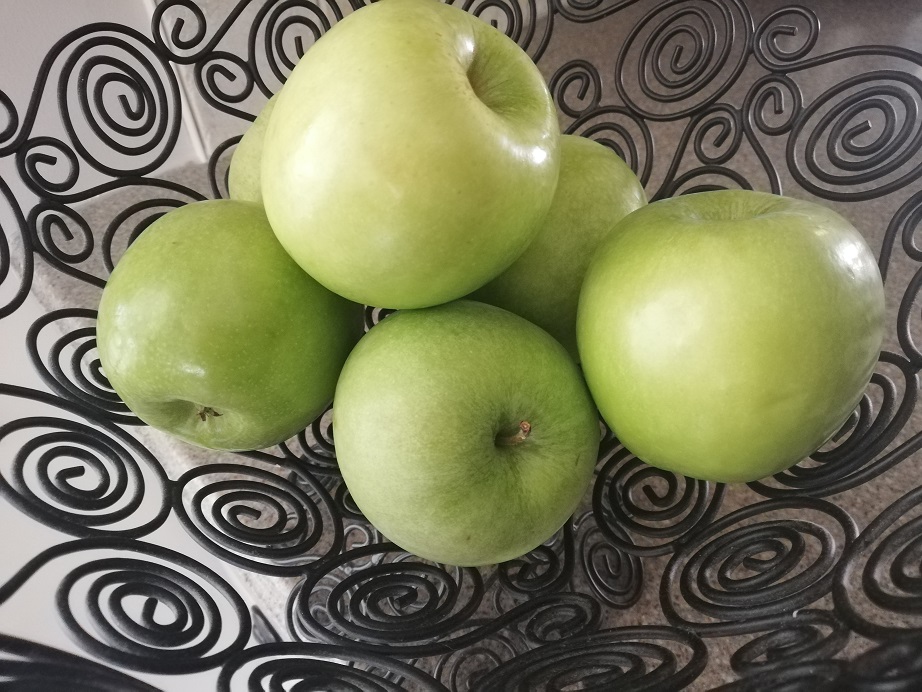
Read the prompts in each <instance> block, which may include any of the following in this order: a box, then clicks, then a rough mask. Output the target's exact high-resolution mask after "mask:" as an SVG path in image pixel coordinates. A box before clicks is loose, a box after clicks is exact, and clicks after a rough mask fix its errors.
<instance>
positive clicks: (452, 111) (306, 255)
mask: <svg viewBox="0 0 922 692" xmlns="http://www.w3.org/2000/svg"><path fill="white" fill-rule="evenodd" d="M558 128H559V126H558V122H557V115H556V111H555V108H554V104H553V102H552V101H551V97H550V94H549V93H548V90H547V87H546V85H545V84H544V81H543V79H542V77H541V74H540V73H539V72H538V70H537V68H536V67H535V65H534V64H533V63H532V62H531V60H530V59H529V57H528V56H527V55H526V54H525V53H524V52H523V51H522V50H521V49H520V48H519V47H518V46H517V45H516V44H515V43H514V42H513V41H512V40H511V39H509V38H507V37H506V36H505V35H504V34H502V33H501V32H500V31H498V30H496V29H495V28H493V27H492V26H490V25H489V24H487V23H485V22H483V21H482V20H480V19H477V18H476V17H473V16H472V15H469V14H467V13H465V12H464V11H462V10H460V9H457V8H455V7H451V6H449V5H443V4H441V3H440V2H436V1H435V0H383V1H382V2H378V3H375V4H373V5H369V6H367V7H364V8H362V9H360V10H358V11H356V12H354V13H353V14H351V15H349V16H348V17H347V18H346V19H344V20H343V21H341V22H339V23H338V24H336V26H334V27H333V29H332V30H330V31H329V32H327V33H326V34H325V35H324V36H323V37H321V38H320V40H319V41H317V42H316V43H315V44H314V45H313V47H312V48H311V50H310V51H309V52H308V53H307V54H306V55H305V56H304V57H303V58H302V59H301V61H300V62H299V63H298V64H297V66H296V67H295V69H294V70H293V71H292V73H291V76H290V77H289V79H288V81H287V83H286V84H285V88H284V89H283V90H282V92H281V94H280V96H279V99H278V103H277V104H276V106H275V110H274V111H273V114H272V119H271V120H270V122H269V127H268V130H267V131H266V140H265V148H264V152H263V167H262V191H263V201H264V204H265V206H266V213H267V214H268V216H269V221H270V222H271V224H272V228H273V229H274V230H275V232H276V235H277V236H278V238H279V240H280V241H281V243H282V245H284V246H285V249H286V250H288V252H289V253H290V254H291V256H292V257H294V259H295V260H296V261H297V262H298V264H300V265H301V266H302V267H303V268H304V269H305V271H307V272H308V273H309V274H310V275H311V276H313V277H314V278H315V279H317V280H318V281H319V282H320V283H322V284H323V285H324V286H326V287H327V288H329V289H330V290H332V291H335V292H336V293H339V294H340V295H343V296H345V297H347V298H349V299H351V300H354V301H357V302H360V303H366V304H370V305H375V306H378V307H387V308H417V307H425V306H429V305H435V304H439V303H444V302H447V301H450V300H453V299H455V298H460V297H462V296H464V295H467V294H468V293H470V292H471V291H473V290H474V289H476V288H478V287H480V286H482V285H483V284H485V283H486V282H487V281H489V280H490V279H492V278H493V277H495V276H496V275H498V274H499V273H500V272H501V271H503V270H504V269H505V268H506V267H508V266H509V265H510V264H512V262H513V261H514V260H515V259H516V258H517V257H518V256H519V255H520V254H521V253H522V252H523V251H524V250H525V248H526V246H527V245H528V243H529V242H530V241H531V239H532V238H533V237H534V235H535V233H536V232H537V230H538V224H539V223H540V221H541V220H542V219H543V218H544V216H545V214H546V213H547V210H548V208H549V207H550V205H551V200H552V198H553V195H554V188H555V187H556V184H557V175H558V172H559V166H560V164H559V153H558V147H559V140H560V135H559V129H558Z"/></svg>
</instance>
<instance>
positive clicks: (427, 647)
mask: <svg viewBox="0 0 922 692" xmlns="http://www.w3.org/2000/svg"><path fill="white" fill-rule="evenodd" d="M361 4H363V3H362V2H360V1H359V0H354V2H351V3H350V2H348V1H347V0H330V1H323V0H318V1H317V2H314V1H312V0H253V1H252V2H250V1H249V0H239V1H238V2H236V3H233V2H231V1H230V0H228V1H227V2H217V1H208V0H201V1H199V2H196V1H194V0H164V1H162V2H159V3H158V4H156V6H155V9H154V10H153V13H152V17H151V19H150V23H149V25H148V26H147V27H142V28H141V29H138V28H135V27H130V26H123V25H120V24H118V23H114V22H110V21H108V20H107V18H106V17H92V18H90V19H88V20H87V23H86V24H85V26H84V27H82V28H80V29H77V30H75V31H72V32H70V33H68V34H66V35H63V36H62V37H60V40H57V42H56V43H54V45H53V47H52V48H51V50H50V51H49V52H48V54H47V56H46V57H45V58H44V60H43V61H42V62H41V65H40V66H36V70H35V73H34V75H30V79H32V80H33V83H34V89H33V91H32V93H31V95H30V96H28V97H27V98H23V99H19V100H17V99H16V98H14V97H12V96H10V95H9V94H8V93H6V92H5V91H2V90H0V174H2V177H0V224H2V226H0V231H2V232H0V317H2V318H3V319H4V320H6V321H5V323H4V324H11V323H12V322H11V320H12V319H14V318H15V315H16V314H17V313H19V314H22V312H21V309H22V306H23V305H24V304H25V302H26V301H27V297H29V296H30V294H31V297H33V298H37V299H38V300H39V301H40V303H41V304H42V305H43V307H44V311H45V314H43V315H41V316H40V317H39V318H37V319H35V320H30V321H29V324H28V325H27V326H26V327H25V328H23V329H21V332H22V333H21V335H20V341H21V343H22V344H23V346H22V347H23V349H25V350H26V351H27V352H28V355H29V357H30V359H31V362H32V364H33V367H34V370H35V373H36V374H37V375H38V376H39V377H40V381H41V383H42V386H41V387H36V388H30V387H23V386H19V385H12V384H0V399H5V400H7V404H10V402H11V401H13V400H15V404H14V405H13V406H12V410H15V411H17V412H19V411H21V415H20V414H19V413H17V415H15V416H13V417H12V418H9V419H4V420H0V458H2V460H3V462H2V465H0V477H2V482H0V493H2V495H3V496H4V498H5V500H6V502H7V503H8V505H9V506H10V507H12V508H14V509H15V510H16V512H17V521H19V522H22V524H21V525H25V524H26V523H29V524H30V525H31V524H36V525H38V526H39V527H41V528H42V529H43V530H45V529H47V532H46V535H47V536H48V540H47V544H46V545H45V544H43V545H37V546H35V548H34V550H32V551H31V552H28V551H27V553H23V554H27V558H24V559H22V560H21V561H19V562H16V563H15V564H11V565H7V572H5V573H4V574H7V581H5V582H4V583H2V584H0V614H2V613H3V612H4V611H3V610H2V607H3V605H4V604H9V603H11V602H13V601H15V600H16V599H25V598H29V599H31V600H30V603H34V604H35V606H34V607H35V608H36V609H38V610H37V612H41V613H44V614H45V615H42V617H47V618H48V619H47V621H48V622H54V627H53V628H51V629H50V630H49V631H48V632H47V636H43V637H42V638H41V639H40V640H35V639H34V638H33V639H28V638H26V637H24V636H22V635H21V631H20V628H19V623H17V622H12V621H9V620H3V619H2V617H0V622H2V625H0V629H2V632H3V634H0V679H9V680H16V681H19V682H20V683H21V684H23V685H28V684H31V685H32V687H30V689H32V688H41V689H56V688H57V687H63V686H64V685H67V686H68V687H69V688H70V689H78V690H84V689H86V690H89V689H93V690H99V689H107V690H108V689H113V690H116V689H117V690H147V689H151V687H150V686H153V687H154V688H158V689H190V688H194V689H213V688H215V687H216V688H217V689H221V690H225V689H227V690H230V689H265V690H270V689H283V688H284V689H288V687H287V686H286V685H293V684H295V683H296V682H300V683H301V684H303V685H304V686H305V688H307V687H310V688H311V689H363V690H364V689H400V688H405V689H421V690H439V689H451V690H570V689H618V690H654V689H656V690H667V689H668V690H677V689H695V690H700V689H711V688H713V687H717V686H721V685H726V687H724V688H723V689H728V690H731V689H732V690H762V689H786V690H799V689H810V690H820V689H836V690H839V689H855V690H858V689H860V690H882V689H887V690H917V689H922V663H920V661H922V569H920V561H922V560H920V558H922V547H920V546H922V543H920V536H922V526H920V523H922V486H920V483H919V477H920V473H919V463H920V457H919V455H918V453H917V451H918V450H919V448H920V447H922V425H920V421H922V417H920V414H919V411H918V410H917V398H918V373H919V369H920V366H922V350H920V348H919V347H918V346H917V343H916V342H917V338H918V335H919V329H920V325H919V321H918V317H919V310H918V305H917V302H918V296H919V290H920V286H922V249H920V246H919V243H918V240H917V238H916V237H915V234H916V232H917V230H918V228H919V223H920V219H922V192H919V179H920V174H922V153H920V150H922V117H920V113H919V110H920V107H922V81H920V77H919V75H920V71H922V53H919V52H917V51H914V50H913V49H912V48H913V47H916V48H917V47H918V42H917V40H916V36H917V35H918V27H916V30H915V31H913V22H914V21H916V23H917V15H918V11H917V10H916V11H915V12H914V11H913V10H914V9H916V8H915V7H914V4H913V3H912V2H911V1H910V0H905V1H903V2H895V3H888V4H887V6H886V8H884V7H877V6H873V4H872V3H838V4H837V3H835V2H833V1H831V0H830V1H826V2H806V3H804V4H798V5H793V4H781V3H779V2H772V1H765V2H762V1H761V0H760V1H756V0H750V1H749V2H748V3H745V2H743V1H742V0H669V1H666V2H659V1H657V0H589V1H588V2H584V1H582V0H579V1H577V0H554V1H553V2H552V1H551V0H527V1H525V0H522V2H516V1H515V0H465V2H464V3H463V4H462V3H456V4H458V5H459V6H462V7H463V9H465V10H467V11H469V12H471V13H473V14H475V15H478V16H479V17H481V18H482V19H483V20H485V21H489V22H492V23H493V24H494V25H495V26H497V27H498V28H499V29H500V30H502V31H504V32H505V33H506V34H508V35H509V36H510V37H512V38H513V39H514V40H515V41H517V42H518V43H519V45H520V46H522V48H523V49H525V50H526V51H527V52H528V53H529V55H531V56H532V58H533V59H534V60H535V61H536V62H537V64H538V66H539V67H540V68H541V70H542V72H543V73H544V75H545V77H546V78H547V80H548V84H549V86H550V90H551V92H552V95H553V97H554V99H555V102H556V103H557V105H558V109H559V113H560V119H561V127H562V129H563V130H564V131H565V132H567V133H575V134H579V135H583V136H586V137H591V138H593V139H596V140H598V141H601V142H603V143H605V144H606V145H608V146H610V147H611V148H613V149H614V150H615V151H616V152H617V153H618V154H619V155H621V156H622V157H623V158H624V159H625V160H626V161H627V162H628V163H629V164H630V166H631V167H632V168H633V170H634V171H635V172H636V173H637V174H638V176H639V177H640V179H641V180H642V182H643V183H644V185H645V186H646V189H647V193H648V196H649V197H650V198H651V199H659V198H663V197H669V196H674V195H678V194H685V193H691V192H696V191H701V190H710V189H718V188H724V187H729V188H739V187H742V188H752V189H757V190H766V191H772V192H776V193H783V194H787V195H792V196H796V197H802V198H806V199H814V200H817V201H820V202H821V203H823V204H826V205H828V206H830V207H832V208H834V209H835V210H837V211H838V212H840V213H841V214H843V215H844V216H846V217H847V218H849V219H850V220H851V221H852V222H853V223H854V224H855V225H856V227H858V228H859V230H861V231H862V232H863V233H864V234H865V236H866V238H867V240H868V242H869V243H870V245H871V247H872V248H873V249H874V251H875V252H877V253H878V256H879V262H880V269H881V272H882V273H883V275H884V277H885V285H886V293H887V309H888V333H887V338H886V343H885V348H884V352H883V353H882V355H881V357H880V362H879V364H878V367H877V370H876V372H875V374H874V376H873V379H872V381H871V384H870V385H869V387H868V390H867V392H866V394H865V396H864V398H863V399H862V401H861V403H860V405H859V406H858V408H857V409H856V411H855V413H854V415H853V416H852V418H851V419H850V420H849V422H848V424H847V425H846V426H845V428H843V430H842V431H841V433H840V434H839V435H838V436H837V437H836V438H835V439H834V440H833V442H831V443H830V444H829V445H827V446H826V447H825V448H823V449H822V450H821V451H820V452H818V453H816V454H815V455H814V456H813V457H812V458H810V459H806V460H804V461H803V462H801V463H800V464H798V465H797V466H795V467H793V468H792V469H790V470H788V471H785V472H784V473H781V474H778V475H777V476H775V477H773V478H770V479H765V480H763V481H760V482H756V483H750V484H748V485H735V486H724V485H720V484H714V483H708V482H702V481H696V480H692V479H687V478H684V477H681V476H676V475H673V474H670V473H667V472H663V471H659V470H656V469H653V468H650V467H648V466H646V465H644V464H643V463H641V462H639V461H638V460H636V459H635V458H633V457H632V456H631V455H630V453H629V452H628V451H627V450H625V449H624V448H622V447H621V446H620V445H619V444H618V441H617V440H616V439H614V438H613V437H612V436H611V435H610V434H607V435H606V436H605V438H604V440H603V444H602V450H601V453H600V457H599V462H598V467H597V473H596V478H595V481H594V484H593V486H592V489H591V491H590V492H589V493H588V494H587V497H586V499H585V503H584V505H583V507H582V508H581V509H580V511H579V512H578V513H577V514H576V515H574V517H573V518H572V520H571V521H570V522H569V523H568V524H567V525H566V526H565V527H564V528H563V529H562V530H561V531H560V532H559V533H558V534H557V535H556V536H554V537H553V538H552V539H551V540H550V541H548V542H547V544H546V545H544V546H542V547H540V548H538V549H537V550H535V551H533V552H532V553H530V554H529V555H526V556H524V557H523V558H521V559H518V560H513V561H511V562H509V563H505V564H502V565H498V566H495V567H489V568H477V569H473V568H453V567H446V566H444V565H438V564H433V563H430V562H426V561H422V560H419V559H418V558H415V557H414V556H412V555H408V554H407V553H404V552H402V551H401V550H399V549H398V548H397V547H396V546H394V545H393V544H391V543H388V542H387V541H386V540H385V539H384V538H383V537H382V536H380V535H379V534H378V533H377V532H376V531H375V530H374V529H373V527H371V526H370V525H369V524H368V523H367V522H366V521H365V520H364V519H363V517H362V516H361V514H360V513H359V512H358V510H357V508H356V507H355V506H354V505H353V504H352V503H351V501H350V498H349V495H348V493H347V491H346V488H345V487H344V485H343V483H342V479H341V477H340V475H339V473H338V471H337V466H336V462H335V448H334V443H333V436H332V430H331V429H330V426H329V420H330V416H329V412H327V413H326V414H324V416H322V417H321V418H320V419H318V420H317V421H315V422H314V423H313V425H311V426H310V428H308V429H307V430H305V431H304V433H302V434H301V435H299V436H297V438H295V439H292V440H290V441H288V442H287V443H285V444H283V445H279V446H278V448H276V449H270V450H264V451H260V452H254V453H247V454H218V453H207V452H204V451H201V450H194V449H191V448H189V447H187V446H184V445H181V444H180V443H176V442H174V441H172V440H169V439H166V438H165V437H164V436H162V435H159V434H157V433H155V432H152V431H150V430H148V429H146V428H145V427H144V426H143V425H141V423H140V421H138V420H137V419H136V418H135V417H134V416H133V415H132V414H131V412H130V411H129V410H128V409H127V408H126V407H125V406H124V404H122V403H121V402H120V401H119V400H118V397H117V396H116V395H115V394H114V392H113V391H112V390H111V388H110V387H109V386H108V383H107V382H106V380H105V376H104V374H103V373H102V371H101V368H100V366H99V362H98V360H97V358H96V355H95V341H94V339H95V329H94V318H95V308H96V305H97V304H98V300H99V295H100V290H101V288H102V286H104V284H105V280H106V277H107V276H108V273H109V272H110V271H111V269H112V267H113V266H114V264H115V263H116V262H117V261H118V258H119V257H120V256H121V253H122V252H124V249H125V248H126V247H127V245H128V244H129V243H130V242H131V241H132V240H133V239H134V238H135V237H136V236H137V234H138V233H139V232H140V231H142V230H143V229H144V228H145V227H146V226H147V225H149V224H150V223H151V222H152V221H153V220H154V219H155V218H157V217H158V216H159V215H161V214H163V213H164V212H165V211H167V210H169V209H170V208H173V207H176V206H179V205H181V204H184V203H187V202H189V201H193V200H200V199H205V198H209V197H222V196H226V195H227V182H226V175H227V166H228V163H229V160H230V156H231V155H232V153H233V150H234V147H235V145H236V143H237V142H238V141H239V139H240V135H241V133H242V132H243V131H244V130H245V128H246V126H247V124H248V122H249V121H251V120H253V118H254V117H255V115H256V114H257V113H258V112H259V110H260V108H261V107H262V105H263V104H264V103H265V101H266V100H267V99H268V97H269V96H270V95H271V94H272V93H274V92H275V91H276V90H277V89H278V88H279V87H280V86H281V84H282V83H283V82H284V79H285V77H286V76H287V74H288V73H289V72H290V70H291V69H292V67H293V66H294V64H295V63H296V62H297V59H298V58H299V57H300V55H302V54H303V53H304V51H306V50H307V49H308V48H309V47H310V44H311V43H312V42H313V41H314V40H316V39H317V38H318V37H319V36H321V35H322V34H323V33H324V32H325V31H327V30H328V29H329V28H330V27H331V26H332V25H333V24H334V23H335V22H336V21H338V20H340V19H341V18H343V17H344V16H345V15H347V14H348V13H350V12H351V11H353V10H354V9H356V8H357V7H359V6H361ZM55 39H57V37H55ZM0 87H3V79H2V78H0ZM190 152H192V153H191V154H190ZM366 318H367V322H368V325H369V326H370V325H372V324H374V323H375V322H376V321H377V320H379V319H381V318H382V315H381V311H379V310H376V309H372V308H368V310H367V311H366ZM0 328H3V329H6V327H5V326H3V325H0ZM17 328H18V327H17ZM8 408H9V407H8ZM3 410H7V409H3ZM18 525H19V524H18ZM179 527H181V531H180V532H179V533H180V535H181V536H182V539H183V540H184V541H185V542H183V541H182V540H181V541H179V542H175V541H174V539H173V538H170V536H173V535H174V534H172V533H169V530H170V529H172V530H175V529H177V528H179ZM20 553H22V551H20ZM17 554H19V553H17ZM228 575H229V576H228ZM30 585H31V586H32V588H31V590H30ZM37 617H38V616H37ZM52 630H53V631H52ZM33 664H34V665H33ZM348 685H352V687H348ZM298 689H301V688H300V687H298Z"/></svg>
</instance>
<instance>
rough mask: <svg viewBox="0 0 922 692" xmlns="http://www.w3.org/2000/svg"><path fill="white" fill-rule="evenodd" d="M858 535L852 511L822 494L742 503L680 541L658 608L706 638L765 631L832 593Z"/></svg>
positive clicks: (677, 623) (662, 585) (672, 620)
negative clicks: (841, 562)
mask: <svg viewBox="0 0 922 692" xmlns="http://www.w3.org/2000/svg"><path fill="white" fill-rule="evenodd" d="M790 512H796V514H795V515H794V516H797V517H799V518H796V519H795V518H790V517H791V514H790ZM820 518H822V521H823V523H824V524H828V527H827V526H826V525H823V524H821V523H818V520H819V519H820ZM836 534H838V535H836ZM857 534H858V529H857V527H856V526H855V522H854V520H853V519H852V518H851V517H850V516H849V515H848V513H847V512H845V511H844V510H842V509H840V508H839V507H837V506H836V505H833V504H832V503H829V502H826V501H825V500H817V499H813V498H792V499H790V500H787V499H779V500H766V501H764V502H759V503H756V504H753V505H749V506H747V507H743V508H741V509H738V510H736V511H734V512H731V513H730V514H727V515H725V516H723V517H721V518H720V519H717V520H716V521H713V522H712V523H711V524H710V525H708V526H707V527H705V528H703V529H702V530H701V531H699V532H698V533H696V534H694V535H692V536H690V537H689V538H688V539H687V540H685V541H684V542H683V543H682V544H681V545H680V546H679V547H678V550H677V551H676V553H675V554H674V555H673V556H672V558H671V559H670V561H669V564H668V565H667V566H666V568H665V570H664V571H663V576H662V581H661V583H660V606H661V607H662V609H663V613H664V614H665V616H666V619H667V620H668V621H669V623H670V624H672V625H675V626H677V627H685V628H688V629H692V630H694V631H696V632H698V633H699V634H702V635H704V636H726V635H731V634H737V633H740V632H754V631H758V630H759V629H762V630H764V629H766V625H767V626H769V627H770V626H771V625H772V624H773V623H774V622H776V620H775V619H774V618H776V617H777V616H778V615H784V614H786V613H793V612H794V611H796V610H798V609H800V608H804V607H806V606H808V605H809V604H811V603H814V602H815V601H817V600H819V599H820V598H822V597H823V596H825V595H826V594H827V593H829V591H830V589H831V588H832V581H833V577H834V570H835V568H836V564H837V561H838V558H839V556H840V555H842V554H843V553H844V551H847V550H848V547H849V546H850V545H851V544H852V543H853V542H854V540H855V537H856V536H857ZM680 611H682V612H680Z"/></svg>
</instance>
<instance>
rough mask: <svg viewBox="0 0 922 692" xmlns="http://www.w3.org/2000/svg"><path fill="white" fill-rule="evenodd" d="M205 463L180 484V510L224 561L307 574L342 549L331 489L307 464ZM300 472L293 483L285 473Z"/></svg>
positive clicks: (176, 487) (270, 571) (201, 540)
mask: <svg viewBox="0 0 922 692" xmlns="http://www.w3.org/2000/svg"><path fill="white" fill-rule="evenodd" d="M276 468H277V470H274V471H270V470H266V469H264V468H259V467H256V466H244V465H242V464H204V465H201V466H197V467H195V468H193V469H190V470H189V471H186V472H185V473H184V474H183V475H182V476H180V477H179V478H178V479H177V480H176V482H175V484H174V486H173V503H174V507H175V511H176V516H177V517H178V518H179V519H180V521H181V522H182V524H183V526H184V527H185V529H186V531H187V532H188V533H189V534H190V535H191V536H192V537H193V538H195V539H196V540H197V541H198V542H199V543H201V544H202V545H203V546H204V547H205V548H207V549H208V550H209V551H210V552H212V553H214V554H216V555H218V556H219V557H220V558H221V559H222V560H225V561H226V562H229V563H231V564H234V565H237V566H239V567H243V568H244V569H247V570H249V571H251V572H259V573H261V574H269V575H273V576H279V577H281V576H296V575H300V574H303V573H304V571H305V568H306V567H307V566H308V565H310V564H311V563H313V562H316V561H317V560H320V559H322V558H324V557H327V556H329V555H335V554H337V553H339V552H340V550H341V549H342V546H343V527H342V524H341V523H340V521H339V520H338V519H339V517H338V514H337V512H336V511H335V508H334V507H333V500H332V499H331V498H330V496H329V494H328V493H327V491H326V489H325V488H324V487H323V486H322V485H321V484H320V483H319V482H317V481H316V480H315V479H314V478H313V477H312V476H311V474H310V473H309V472H307V471H306V470H304V469H300V468H295V469H293V470H292V469H289V468H288V467H286V466H283V465H279V464H277V465H276ZM286 471H290V473H293V474H296V475H297V476H298V478H299V480H300V482H299V483H297V484H296V483H294V482H293V481H291V480H290V479H289V478H288V477H287V476H286V475H284V474H285V472H286Z"/></svg>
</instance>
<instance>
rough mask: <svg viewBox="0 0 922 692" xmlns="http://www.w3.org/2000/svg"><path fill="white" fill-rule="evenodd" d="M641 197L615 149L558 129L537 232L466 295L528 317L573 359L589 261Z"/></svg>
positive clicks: (637, 184) (634, 178)
mask: <svg viewBox="0 0 922 692" xmlns="http://www.w3.org/2000/svg"><path fill="white" fill-rule="evenodd" d="M646 203H647V196H646V194H645V193H644V189H643V185H641V183H640V181H639V180H638V179H637V176H635V175H634V172H633V171H632V170H631V169H630V167H629V166H628V165H627V164H626V163H625V162H624V161H622V160H621V158H620V157H619V156H618V155H617V154H615V152H613V151H612V150H611V149H609V148H608V147H606V146H604V145H602V144H599V143H598V142H594V141H593V140H591V139H586V138H585V137H577V136H576V135H563V136H562V137H561V138H560V178H559V179H558V181H557V191H556V192H555V193H554V201H553V203H552V204H551V208H550V211H548V214H547V216H546V217H545V219H544V221H543V222H542V223H541V226H540V230H539V231H538V235H537V236H536V237H535V239H534V240H533V241H532V242H531V244H530V245H529V246H528V248H527V249H526V250H525V252H524V253H523V254H522V255H521V256H520V257H519V258H518V259H517V260H516V261H515V262H513V264H512V266H511V267H509V268H508V269H507V270H506V271H504V272H503V273H502V274H500V275H499V276H498V277H496V278H495V279H493V280H492V281H491V282H490V283H488V284H487V285H486V286H483V287H482V288H480V289H478V290H477V291H474V293H472V294H471V296H470V297H471V298H472V299H473V300H479V301H482V302H484V303H489V304H490V305H496V306H497V307H501V308H503V309H505V310H509V311H510V312H514V313H515V314H517V315H519V316H521V317H524V318H525V319H527V320H529V321H530V322H534V323H535V324H537V325H538V326H539V327H541V328H542V329H544V330H546V331H547V332H548V333H549V334H550V335H551V336H553V337H554V338H555V339H557V340H558V341H559V342H560V343H562V344H563V345H564V347H566V349H567V350H568V351H569V352H570V355H571V356H573V358H576V359H578V358H579V354H578V351H577V348H576V309H577V305H578V304H579V292H580V288H581V287H582V285H583V277H584V276H585V275H586V270H587V269H588V268H589V262H590V261H591V260H592V256H593V254H594V253H595V251H596V249H597V248H598V246H599V244H600V243H601V242H602V240H603V239H604V238H605V236H606V235H608V233H609V231H611V229H612V228H614V226H615V224H616V223H618V221H620V220H621V219H623V218H624V217H625V216H627V215H628V214H629V213H631V212H632V211H634V210H635V209H639V208H640V207H642V206H643V205H644V204H646Z"/></svg>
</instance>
